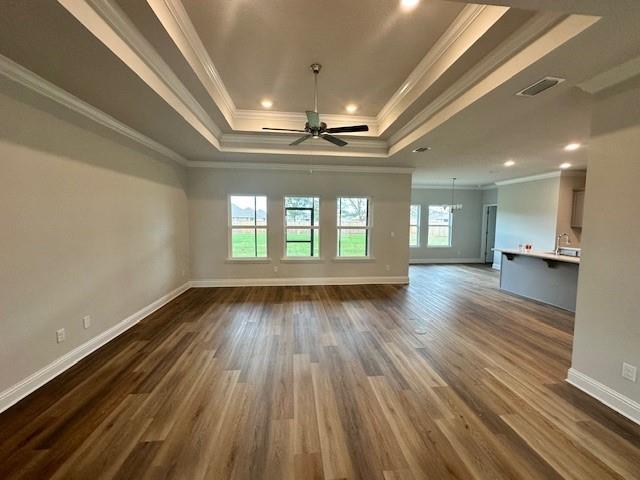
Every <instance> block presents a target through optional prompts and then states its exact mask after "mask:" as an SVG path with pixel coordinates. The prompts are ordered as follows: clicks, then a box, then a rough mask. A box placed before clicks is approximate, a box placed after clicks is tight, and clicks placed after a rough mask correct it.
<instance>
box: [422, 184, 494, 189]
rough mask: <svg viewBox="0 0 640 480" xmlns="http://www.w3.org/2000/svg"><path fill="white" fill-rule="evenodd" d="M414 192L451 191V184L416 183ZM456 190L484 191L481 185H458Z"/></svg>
mask: <svg viewBox="0 0 640 480" xmlns="http://www.w3.org/2000/svg"><path fill="white" fill-rule="evenodd" d="M411 188H412V189H414V190H451V184H449V185H445V184H428V183H414V184H413V185H411ZM456 190H483V187H482V186H480V185H458V184H456Z"/></svg>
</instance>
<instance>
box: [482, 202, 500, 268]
mask: <svg viewBox="0 0 640 480" xmlns="http://www.w3.org/2000/svg"><path fill="white" fill-rule="evenodd" d="M497 216H498V206H497V205H494V204H489V205H484V207H483V213H482V242H481V243H482V251H481V252H480V257H481V258H482V260H483V261H484V263H486V264H490V265H493V260H494V252H493V248H494V247H495V244H496V218H497Z"/></svg>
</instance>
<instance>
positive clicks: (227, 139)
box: [222, 132, 387, 154]
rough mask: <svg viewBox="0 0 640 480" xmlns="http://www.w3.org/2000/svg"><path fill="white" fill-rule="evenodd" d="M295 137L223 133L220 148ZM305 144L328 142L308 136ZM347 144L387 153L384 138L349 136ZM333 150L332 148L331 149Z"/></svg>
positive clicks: (277, 142) (274, 142) (276, 142)
mask: <svg viewBox="0 0 640 480" xmlns="http://www.w3.org/2000/svg"><path fill="white" fill-rule="evenodd" d="M292 136H293V137H295V138H297V137H298V136H299V135H296V134H287V133H286V132H285V133H284V134H278V133H277V132H274V135H259V134H257V133H225V134H224V135H223V136H222V149H223V150H224V149H225V148H227V147H232V146H234V147H235V146H238V145H246V144H261V145H275V146H282V147H284V146H289V144H290V143H291V139H292V138H293V137H292ZM304 144H305V145H315V146H320V147H324V146H328V145H329V144H328V143H327V142H326V141H325V140H320V139H313V138H310V139H309V140H307V141H306V142H305V143H304ZM349 145H351V146H352V147H355V148H358V149H364V150H374V151H377V152H378V153H385V154H386V153H387V142H385V141H384V140H376V139H364V138H350V139H349ZM300 150H302V149H301V148H296V149H294V150H291V151H293V152H294V153H295V152H296V151H300ZM332 151H334V150H332Z"/></svg>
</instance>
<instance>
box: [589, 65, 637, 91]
mask: <svg viewBox="0 0 640 480" xmlns="http://www.w3.org/2000/svg"><path fill="white" fill-rule="evenodd" d="M636 75H640V56H637V57H635V58H632V59H631V60H629V61H627V62H625V63H622V64H620V65H617V66H615V67H613V68H611V69H609V70H606V71H604V72H602V73H599V74H598V75H596V76H595V77H593V78H590V79H589V80H586V81H584V82H582V83H580V84H578V87H579V88H581V89H582V90H584V91H585V92H587V93H590V94H592V95H593V94H596V93H598V92H601V91H602V90H605V89H607V88H610V87H613V86H615V85H618V84H619V83H622V82H624V81H626V80H629V79H630V78H633V77H635V76H636Z"/></svg>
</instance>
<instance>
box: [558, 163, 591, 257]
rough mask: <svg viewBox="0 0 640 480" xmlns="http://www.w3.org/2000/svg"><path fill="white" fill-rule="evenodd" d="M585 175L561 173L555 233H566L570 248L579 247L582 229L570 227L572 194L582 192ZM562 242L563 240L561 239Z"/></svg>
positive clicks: (580, 173) (577, 172)
mask: <svg viewBox="0 0 640 480" xmlns="http://www.w3.org/2000/svg"><path fill="white" fill-rule="evenodd" d="M586 177H587V173H586V172H583V171H582V172H581V171H575V172H573V171H567V172H562V175H561V176H560V189H559V198H558V221H557V227H556V231H557V233H558V235H559V234H561V233H568V234H569V239H570V240H571V246H572V247H580V244H581V241H582V229H581V228H572V227H571V217H572V214H573V192H574V191H575V190H584V186H585V181H586ZM563 242H564V239H563Z"/></svg>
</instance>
